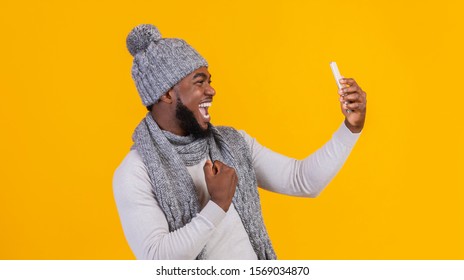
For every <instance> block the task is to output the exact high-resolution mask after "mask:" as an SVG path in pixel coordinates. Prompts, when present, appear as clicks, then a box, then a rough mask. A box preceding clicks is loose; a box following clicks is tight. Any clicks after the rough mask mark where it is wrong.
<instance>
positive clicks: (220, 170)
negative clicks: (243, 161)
mask: <svg viewBox="0 0 464 280" xmlns="http://www.w3.org/2000/svg"><path fill="white" fill-rule="evenodd" d="M215 94H216V91H215V90H214V88H212V87H211V75H210V73H209V72H208V69H207V68H206V67H201V68H199V69H197V70H195V71H193V72H192V73H190V74H189V75H188V76H186V77H185V78H183V79H182V80H181V81H180V82H179V83H177V84H176V85H175V86H174V87H173V88H172V89H170V90H169V91H168V92H167V93H166V94H165V95H163V96H161V98H160V100H159V102H157V103H156V104H154V105H153V110H152V111H151V114H152V116H153V119H154V120H155V121H156V123H157V124H158V125H159V127H160V128H161V129H163V130H167V131H169V132H171V133H174V134H176V135H183V136H186V135H188V132H187V131H185V130H184V129H183V128H182V126H181V125H180V121H179V120H178V119H177V118H176V106H177V100H178V99H180V100H181V101H182V103H183V104H184V106H186V107H187V108H188V109H189V110H191V111H192V112H193V114H194V116H195V119H196V121H197V122H198V124H199V125H200V126H201V127H202V128H203V129H207V128H208V123H209V121H210V119H209V118H205V117H204V116H203V115H202V113H201V112H200V111H199V105H200V104H201V103H205V102H212V101H213V97H214V95H215ZM203 170H204V172H205V180H206V186H207V188H208V192H209V194H210V196H211V200H212V201H213V202H214V203H216V204H217V205H218V206H219V207H221V208H222V209H223V210H224V211H225V212H227V211H228V210H229V207H230V204H231V203H232V198H233V197H234V194H235V188H236V187H237V183H238V178H237V174H236V173H235V169H233V168H231V167H229V166H227V165H226V164H224V163H222V162H220V161H218V160H217V161H215V162H214V164H213V163H212V162H211V161H210V160H208V161H206V163H205V165H204V167H203Z"/></svg>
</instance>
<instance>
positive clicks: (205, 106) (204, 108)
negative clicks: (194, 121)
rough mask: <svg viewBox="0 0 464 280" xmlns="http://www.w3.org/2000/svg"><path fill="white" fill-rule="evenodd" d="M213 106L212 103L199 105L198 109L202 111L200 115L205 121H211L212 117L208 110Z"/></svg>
mask: <svg viewBox="0 0 464 280" xmlns="http://www.w3.org/2000/svg"><path fill="white" fill-rule="evenodd" d="M210 106H211V102H204V103H201V104H200V105H198V109H199V110H200V114H201V115H202V116H203V118H204V119H205V121H209V120H210V119H211V117H210V115H209V114H208V108H209V107H210Z"/></svg>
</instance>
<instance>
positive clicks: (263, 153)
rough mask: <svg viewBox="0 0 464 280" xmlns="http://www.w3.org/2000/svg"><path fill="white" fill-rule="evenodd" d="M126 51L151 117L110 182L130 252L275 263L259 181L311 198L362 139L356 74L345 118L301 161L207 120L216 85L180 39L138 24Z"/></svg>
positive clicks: (362, 108)
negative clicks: (264, 218) (213, 86)
mask: <svg viewBox="0 0 464 280" xmlns="http://www.w3.org/2000/svg"><path fill="white" fill-rule="evenodd" d="M127 47H128V49H129V52H130V53H131V54H132V55H133V56H134V62H133V66H132V77H133V79H134V81H135V84H136V87H137V90H138V92H139V95H140V96H141V98H142V102H143V104H144V105H145V106H147V108H148V110H149V113H147V116H146V117H145V118H144V119H143V120H142V121H141V122H140V124H139V125H138V126H137V128H136V129H135V131H134V134H133V140H134V146H133V147H132V150H131V151H130V152H129V154H128V155H127V156H126V158H125V159H124V160H123V162H122V163H121V165H120V166H119V167H118V169H117V170H116V172H115V175H114V179H113V186H114V195H115V200H116V204H117V207H118V211H119V215H120V218H121V223H122V225H123V229H124V233H125V235H126V238H127V240H128V243H129V245H130V247H131V249H132V251H133V252H134V254H135V255H136V257H137V258H139V259H195V258H196V259H275V258H276V255H275V252H274V250H273V248H272V244H271V242H270V240H269V237H268V234H267V231H266V228H265V226H264V223H263V219H262V215H261V206H260V201H259V194H258V191H257V186H258V185H259V186H260V187H262V188H264V189H267V190H270V191H274V192H278V193H283V194H288V195H295V196H306V197H315V196H317V194H319V192H321V191H322V189H323V188H324V187H325V186H326V185H327V184H328V183H329V182H330V180H331V179H332V178H333V177H334V176H335V174H336V173H337V172H338V170H339V169H340V168H341V166H342V165H343V163H344V161H345V160H346V158H347V157H348V155H349V153H350V151H351V149H352V147H353V146H354V144H355V142H356V140H357V138H358V137H359V132H361V130H362V128H363V125H364V120H365V113H366V94H365V93H364V92H363V91H362V90H361V88H360V87H359V86H358V85H357V84H356V82H355V81H354V80H353V79H343V80H342V81H341V83H342V84H344V85H345V86H346V87H345V88H344V89H343V90H342V91H339V94H340V104H341V108H342V112H343V114H344V115H345V117H346V118H345V122H344V123H343V124H342V125H341V126H340V128H339V129H338V130H337V131H336V132H335V134H334V136H333V137H332V139H331V140H330V141H329V142H328V143H326V144H325V145H324V146H323V147H322V148H321V149H319V150H318V151H316V152H315V153H314V154H312V155H310V156H309V157H307V158H306V159H304V160H301V161H298V160H294V159H291V158H288V157H285V156H282V155H280V154H277V153H275V152H273V151H271V150H269V149H267V148H265V147H263V146H261V145H260V144H259V143H258V142H257V141H256V140H255V139H253V138H252V137H250V136H249V135H248V134H246V133H245V132H244V131H237V130H235V129H233V128H230V127H215V126H213V125H212V124H211V123H210V120H211V117H210V115H209V113H208V108H209V107H210V106H211V104H212V102H213V97H214V96H215V94H216V91H215V90H214V89H213V88H212V87H211V84H210V83H211V75H210V73H209V72H208V68H207V67H208V65H207V62H206V60H205V59H204V58H203V57H202V56H201V55H200V54H199V53H198V52H196V51H195V50H194V49H193V48H192V47H191V46H190V45H188V44H187V43H186V42H185V41H183V40H180V39H170V38H161V35H160V33H159V31H158V30H157V29H156V27H154V26H152V25H140V26H137V27H136V28H134V29H133V30H132V31H131V33H130V34H129V36H128V37H127ZM348 110H350V111H348ZM348 112H349V113H348Z"/></svg>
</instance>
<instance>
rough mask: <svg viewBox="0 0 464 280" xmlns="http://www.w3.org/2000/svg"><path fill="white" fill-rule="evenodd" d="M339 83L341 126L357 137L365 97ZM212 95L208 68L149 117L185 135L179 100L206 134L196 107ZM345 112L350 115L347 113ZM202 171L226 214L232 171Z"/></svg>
mask: <svg viewBox="0 0 464 280" xmlns="http://www.w3.org/2000/svg"><path fill="white" fill-rule="evenodd" d="M340 83H341V84H342V85H344V86H345V87H344V88H343V89H341V90H339V92H338V93H339V95H340V99H339V101H340V106H341V109H342V113H343V115H344V116H345V124H346V126H347V127H348V129H349V130H350V131H351V132H353V133H359V132H361V130H362V129H363V127H364V122H365V118H366V102H367V100H366V93H365V92H364V91H363V90H362V89H361V88H360V87H359V86H358V84H357V83H356V81H355V80H354V79H351V78H343V79H341V80H340ZM214 95H216V91H215V90H214V88H212V87H211V74H210V73H209V72H208V68H206V67H200V68H198V69H197V70H195V71H193V72H192V73H190V74H189V75H188V76H186V77H185V78H183V79H182V80H181V81H180V82H179V83H177V84H176V85H175V86H174V87H173V88H171V89H170V90H169V91H168V92H167V93H166V94H165V95H163V96H161V98H160V100H159V101H158V102H157V103H155V104H154V105H153V110H152V111H151V114H152V116H153V119H154V120H155V121H156V123H157V124H158V125H159V127H160V128H161V129H163V130H167V131H169V132H171V133H174V134H176V135H182V136H186V135H188V134H189V133H188V132H187V131H185V130H184V129H183V128H182V126H181V124H180V121H179V120H178V119H177V117H176V106H177V100H179V99H180V100H181V102H182V103H183V104H184V106H186V107H187V108H188V109H189V110H191V111H192V113H193V114H194V117H195V119H196V121H197V122H198V124H199V125H200V126H201V128H202V129H205V130H206V129H207V128H208V123H209V122H210V117H205V116H204V115H203V114H202V113H201V111H200V110H199V105H200V104H202V103H205V102H212V101H213V97H214ZM346 110H351V112H349V113H348V112H347V111H346ZM203 170H204V172H205V180H206V185H207V188H208V192H209V194H210V196H211V200H212V201H213V202H214V203H216V204H217V205H218V206H219V207H221V208H222V209H223V210H224V211H226V212H227V211H228V210H229V207H230V204H231V203H232V198H233V196H234V194H235V189H236V187H237V183H238V178H237V174H236V173H235V170H234V169H233V168H231V167H229V166H227V165H226V164H224V163H222V162H220V161H215V162H214V163H212V162H211V161H210V160H207V161H206V163H205V165H204V167H203Z"/></svg>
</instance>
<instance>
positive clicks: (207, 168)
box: [203, 159, 214, 176]
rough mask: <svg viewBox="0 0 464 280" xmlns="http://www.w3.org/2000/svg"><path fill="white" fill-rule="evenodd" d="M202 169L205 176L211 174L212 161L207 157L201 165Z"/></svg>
mask: <svg viewBox="0 0 464 280" xmlns="http://www.w3.org/2000/svg"><path fill="white" fill-rule="evenodd" d="M203 171H204V172H205V175H206V176H213V175H214V174H213V163H212V162H211V161H210V160H209V159H208V160H207V161H206V162H205V165H204V166H203Z"/></svg>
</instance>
